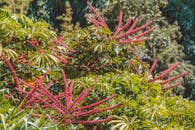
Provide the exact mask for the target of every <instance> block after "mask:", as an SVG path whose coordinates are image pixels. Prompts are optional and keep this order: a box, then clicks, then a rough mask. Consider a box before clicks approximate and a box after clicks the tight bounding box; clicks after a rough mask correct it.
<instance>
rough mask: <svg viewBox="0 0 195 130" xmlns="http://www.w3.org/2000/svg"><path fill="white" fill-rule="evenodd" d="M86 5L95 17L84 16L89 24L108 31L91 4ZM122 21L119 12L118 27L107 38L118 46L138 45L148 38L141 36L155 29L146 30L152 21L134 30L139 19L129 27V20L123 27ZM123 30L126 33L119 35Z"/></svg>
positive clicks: (121, 14)
mask: <svg viewBox="0 0 195 130" xmlns="http://www.w3.org/2000/svg"><path fill="white" fill-rule="evenodd" d="M87 5H88V6H89V9H90V11H91V12H92V13H93V14H94V15H95V18H94V17H92V16H90V15H88V14H85V17H86V18H87V19H88V20H89V22H91V23H92V24H94V25H95V26H97V27H103V28H105V29H109V27H108V25H107V24H106V22H105V21H104V19H103V18H102V17H101V16H100V14H99V13H98V12H97V11H96V10H95V8H93V6H92V4H91V3H90V2H87ZM122 19H123V11H122V10H120V12H119V18H118V27H117V29H116V31H115V32H114V36H113V37H112V36H109V38H110V39H111V40H112V39H114V40H116V41H118V44H120V45H122V44H129V43H131V42H135V43H140V42H142V41H146V40H148V39H149V38H148V37H143V36H145V35H148V34H149V33H151V32H152V31H153V30H154V29H155V27H152V28H150V29H148V30H147V29H146V28H147V27H148V26H150V25H151V24H152V23H153V21H149V22H147V23H146V24H144V25H142V26H140V27H138V28H136V25H137V23H138V22H139V18H136V19H135V21H134V22H133V24H132V25H131V26H130V24H131V21H132V19H131V18H130V19H129V20H128V21H127V22H126V23H125V24H124V25H122ZM129 26H130V27H129ZM128 28H129V29H128ZM145 29H146V31H143V32H142V33H140V34H137V35H135V36H132V37H129V36H130V35H132V34H136V33H138V32H140V31H142V30H145ZM109 30H110V29H109ZM124 30H127V31H126V32H125V33H121V32H122V31H124Z"/></svg>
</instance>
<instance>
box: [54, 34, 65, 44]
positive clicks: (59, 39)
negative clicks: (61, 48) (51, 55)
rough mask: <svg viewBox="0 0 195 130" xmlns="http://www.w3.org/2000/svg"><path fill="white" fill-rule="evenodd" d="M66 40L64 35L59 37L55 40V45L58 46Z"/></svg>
mask: <svg viewBox="0 0 195 130" xmlns="http://www.w3.org/2000/svg"><path fill="white" fill-rule="evenodd" d="M63 40H64V36H61V37H58V38H57V39H56V40H55V41H54V42H53V45H55V46H58V45H59V44H60V43H61V42H62V41H63Z"/></svg>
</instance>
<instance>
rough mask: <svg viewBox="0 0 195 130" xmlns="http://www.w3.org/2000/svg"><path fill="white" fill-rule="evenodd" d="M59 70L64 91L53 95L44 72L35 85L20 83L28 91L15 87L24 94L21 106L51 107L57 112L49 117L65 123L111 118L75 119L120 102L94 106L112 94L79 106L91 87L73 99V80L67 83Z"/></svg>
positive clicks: (99, 121) (91, 121) (101, 120)
mask: <svg viewBox="0 0 195 130" xmlns="http://www.w3.org/2000/svg"><path fill="white" fill-rule="evenodd" d="M61 72H62V78H63V82H64V92H62V93H59V94H57V95H53V94H52V93H51V92H50V91H49V86H47V85H46V84H45V83H44V81H43V78H44V77H45V76H46V75H47V73H45V74H44V75H43V76H41V78H39V79H37V80H36V81H35V86H33V85H30V84H28V83H26V82H25V81H22V84H23V85H24V86H25V87H29V88H30V90H29V91H27V90H25V89H24V90H23V89H21V88H17V91H18V92H19V93H22V94H24V95H25V100H24V105H23V108H37V105H40V106H41V107H42V108H43V109H53V110H54V111H56V112H57V113H59V114H58V115H57V116H51V118H52V119H54V120H57V121H59V120H61V119H63V121H64V122H65V123H83V124H87V123H88V124H96V123H101V122H106V121H109V120H111V118H107V119H100V120H90V121H88V120H86V121H85V120H76V119H78V118H80V117H83V116H88V115H91V114H96V113H101V112H105V111H107V110H111V109H114V108H116V107H119V105H120V104H116V105H113V106H109V107H105V108H102V109H98V108H95V107H96V106H98V105H100V104H103V103H105V102H107V101H108V100H110V99H112V98H114V97H115V96H116V95H115V94H114V95H112V96H110V97H108V98H105V99H102V100H100V101H97V102H96V103H92V104H89V105H86V106H80V105H79V104H80V103H81V102H82V101H83V100H84V99H85V98H86V97H87V96H88V95H89V94H90V93H91V91H92V89H93V87H90V88H88V89H87V90H86V91H85V90H83V91H82V92H81V93H80V94H79V96H78V97H76V98H75V99H74V101H73V94H72V93H73V88H74V81H71V82H70V85H69V84H68V81H67V79H66V75H65V73H64V70H63V69H62V70H61ZM28 99H29V100H28ZM64 101H65V104H64ZM34 115H35V116H38V117H40V116H41V115H40V114H34Z"/></svg>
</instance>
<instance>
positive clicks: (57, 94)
mask: <svg viewBox="0 0 195 130" xmlns="http://www.w3.org/2000/svg"><path fill="white" fill-rule="evenodd" d="M87 4H88V6H89V8H90V10H91V12H92V13H93V15H89V14H86V17H87V19H88V20H89V22H91V23H92V25H91V26H87V27H86V28H80V27H78V28H77V30H71V31H70V30H69V29H68V30H64V31H62V32H61V34H60V35H61V36H59V37H56V36H53V35H52V34H53V32H52V31H50V30H49V29H48V28H49V27H48V26H47V27H46V26H43V28H44V29H43V30H41V29H40V28H38V25H42V24H43V23H33V22H32V21H31V20H29V19H27V18H26V20H25V18H24V21H22V20H23V19H16V20H15V19H14V20H13V19H12V17H11V16H10V14H6V15H4V17H3V18H2V19H3V20H8V21H11V22H13V23H15V24H16V25H18V28H17V29H19V28H20V27H21V30H23V31H27V30H31V31H33V30H34V29H35V30H36V29H37V30H39V31H37V32H36V35H35V33H29V32H28V31H27V32H26V33H25V34H24V35H25V36H23V35H22V34H21V35H19V34H17V31H16V32H15V30H14V29H13V28H11V29H9V30H8V29H7V28H6V29H7V30H4V29H5V28H4V26H3V24H0V25H1V26H0V29H1V30H2V32H1V33H2V36H3V37H1V38H0V40H1V52H0V54H1V61H0V67H1V68H0V73H1V77H0V80H1V83H2V84H1V86H0V87H1V88H4V89H5V88H6V89H7V90H8V94H5V95H4V97H5V98H8V99H9V100H10V101H12V102H13V104H20V105H19V108H18V109H17V110H16V113H17V112H22V111H24V112H26V113H27V112H30V115H32V116H33V117H32V118H35V119H36V118H40V119H43V120H46V121H51V122H55V126H57V129H58V128H59V129H93V130H95V129H103V130H104V129H110V128H112V129H118V128H119V129H121V130H123V129H124V130H125V129H157V128H158V129H168V128H169V129H170V128H172V129H174V128H183V129H190V128H193V127H195V124H194V116H195V115H194V114H195V111H194V110H195V109H194V108H195V105H194V102H193V101H189V100H187V99H183V98H182V97H180V96H176V95H174V94H172V93H171V90H172V88H175V87H177V86H178V85H180V84H182V83H178V82H176V83H172V82H175V80H176V79H179V78H180V79H181V78H182V77H184V76H185V75H187V74H188V72H183V71H182V72H181V73H180V74H176V75H175V76H172V77H170V78H167V76H168V75H169V74H170V73H172V71H173V70H174V69H175V68H177V67H178V66H179V65H180V63H174V64H172V65H170V67H169V68H168V69H166V70H165V71H163V72H162V73H160V74H156V72H155V68H156V65H157V60H156V59H155V60H154V62H153V64H152V65H151V67H150V66H149V65H148V64H147V63H145V62H144V61H143V60H142V58H141V57H140V56H139V55H138V53H137V51H136V46H138V45H143V44H144V41H145V40H147V39H148V36H146V35H148V34H149V33H151V32H152V31H153V30H154V28H155V27H152V28H149V26H150V25H151V24H152V21H149V22H147V23H146V24H144V25H139V23H138V22H139V19H138V18H136V19H135V21H134V22H132V20H131V19H129V20H128V21H127V22H126V23H125V24H124V25H123V24H122V23H123V12H122V10H121V11H119V18H118V26H117V28H116V29H115V30H114V29H113V28H110V27H109V26H108V25H107V23H106V22H105V20H104V19H103V17H102V16H100V14H99V13H98V12H97V11H96V9H95V8H94V7H93V6H92V4H91V3H89V2H88V3H87ZM94 15H95V16H94ZM21 21H22V22H21ZM8 23H9V22H8ZM28 23H32V24H37V25H36V27H32V26H33V25H31V24H30V25H29V24H28ZM6 25H7V27H9V26H10V27H12V26H14V27H15V26H16V25H10V24H6ZM138 25H139V27H137V26H138ZM67 26H68V25H67ZM70 26H71V28H76V26H74V27H73V25H70ZM67 28H68V27H67ZM12 30H13V31H12ZM21 30H19V32H20V31H21ZM31 31H30V32H31ZM42 31H43V32H42ZM44 31H46V32H47V33H44ZM66 31H70V32H68V33H66ZM9 32H13V33H11V34H12V35H9V36H10V37H8V38H7V37H5V36H6V35H8V34H9ZM15 33H16V34H15ZM45 34H48V35H45ZM50 34H51V35H50ZM70 34H71V35H70ZM47 36H48V37H47ZM69 36H70V37H69ZM50 38H51V39H50ZM9 40H11V43H12V44H9ZM8 51H9V53H8ZM16 55H17V56H16ZM11 57H15V59H12V58H11ZM3 68H5V69H3ZM65 72H66V75H65ZM116 94H117V96H116ZM13 99H14V100H13ZM111 99H112V100H111ZM15 100H17V101H15ZM94 101H95V102H94ZM11 107H14V106H11ZM2 109H3V108H2ZM113 115H115V116H113ZM3 117H6V116H4V115H3V116H2V115H1V120H0V125H1V124H3V125H2V126H5V125H4V124H5V123H4V122H5V120H4V119H3ZM21 118H23V116H21ZM21 118H17V120H20V119H21ZM1 122H2V123H1ZM106 122H109V123H106ZM0 127H1V126H0ZM4 128H7V127H4ZM17 128H18V127H17ZM21 128H23V126H22V127H21ZM37 128H39V127H38V126H37Z"/></svg>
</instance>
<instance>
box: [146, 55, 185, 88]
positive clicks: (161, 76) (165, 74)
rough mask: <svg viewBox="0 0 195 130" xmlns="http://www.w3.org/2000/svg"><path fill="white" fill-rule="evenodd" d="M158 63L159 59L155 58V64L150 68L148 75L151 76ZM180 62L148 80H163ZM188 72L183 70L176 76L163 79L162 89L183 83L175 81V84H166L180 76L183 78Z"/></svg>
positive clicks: (150, 81)
mask: <svg viewBox="0 0 195 130" xmlns="http://www.w3.org/2000/svg"><path fill="white" fill-rule="evenodd" d="M156 64H157V59H155V60H154V62H153V64H152V67H151V68H150V69H149V71H148V73H147V76H150V75H151V73H152V72H153V71H154V69H155V67H156ZM179 64H180V63H175V64H172V65H171V66H170V67H169V68H168V69H167V70H165V71H164V72H163V73H161V74H160V75H159V76H157V77H154V78H153V79H149V80H148V82H149V83H152V82H155V81H156V80H163V78H165V77H166V76H167V75H168V74H169V73H170V72H171V71H173V70H174V69H175V68H176V67H178V66H179ZM187 74H188V72H183V73H181V74H179V75H176V76H173V77H170V78H168V79H166V80H163V81H162V82H160V84H161V85H162V87H163V88H162V90H167V89H171V88H174V87H176V86H178V85H181V83H175V84H172V85H167V86H164V85H166V84H169V83H170V82H171V81H174V80H176V79H178V78H181V77H184V76H185V75H187Z"/></svg>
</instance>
